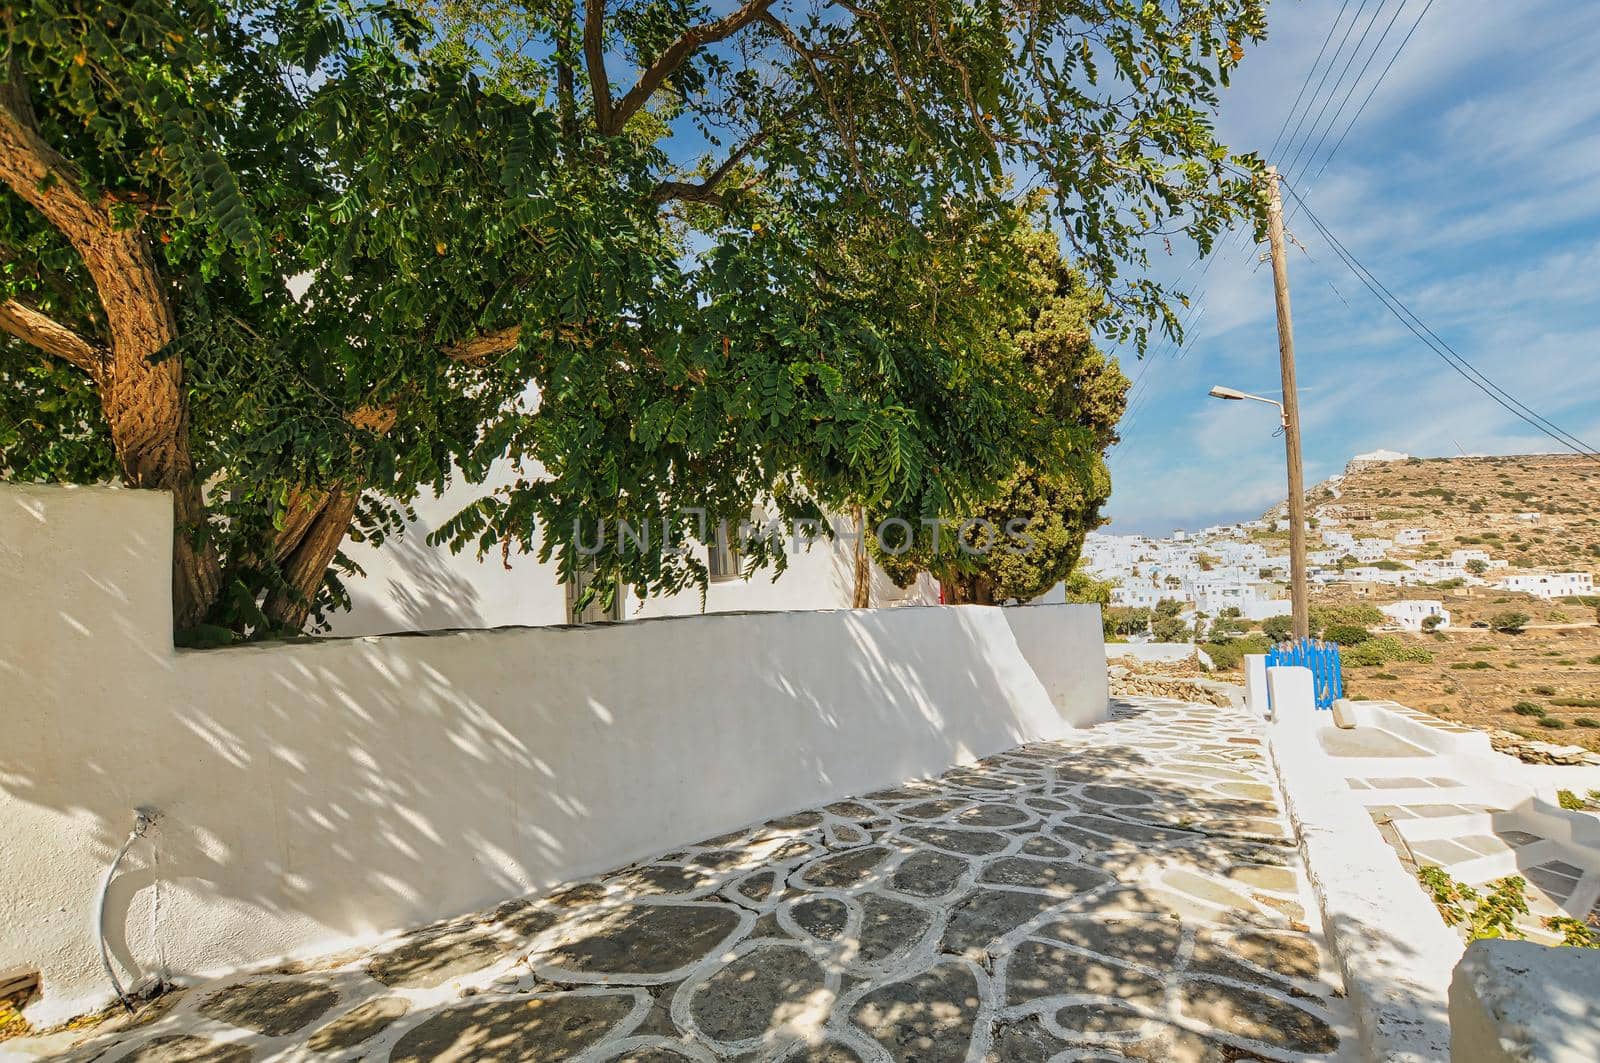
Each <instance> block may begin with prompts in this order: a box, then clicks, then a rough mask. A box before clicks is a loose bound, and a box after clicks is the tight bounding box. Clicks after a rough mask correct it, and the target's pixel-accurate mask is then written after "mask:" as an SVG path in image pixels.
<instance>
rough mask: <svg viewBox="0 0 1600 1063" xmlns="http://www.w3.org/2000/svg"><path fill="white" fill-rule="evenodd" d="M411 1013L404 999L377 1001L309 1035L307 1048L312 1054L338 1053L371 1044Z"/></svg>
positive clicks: (371, 1001) (346, 1014)
mask: <svg viewBox="0 0 1600 1063" xmlns="http://www.w3.org/2000/svg"><path fill="white" fill-rule="evenodd" d="M410 1010H411V1005H410V1004H409V1003H407V1002H406V1000H405V998H404V997H378V998H377V999H375V1000H369V1001H367V1002H366V1003H365V1004H362V1005H360V1006H359V1007H356V1008H353V1009H351V1010H350V1011H347V1012H345V1013H344V1014H343V1015H341V1016H339V1017H338V1018H337V1019H334V1020H333V1021H332V1022H330V1023H328V1025H326V1026H324V1027H323V1028H322V1029H320V1030H318V1031H317V1032H316V1033H314V1034H312V1035H311V1037H310V1039H309V1040H307V1041H306V1047H307V1048H309V1049H310V1050H311V1051H313V1052H339V1051H343V1050H345V1049H349V1048H355V1047H356V1046H357V1045H359V1044H362V1043H364V1042H366V1041H370V1040H372V1039H373V1038H374V1037H376V1036H378V1035H379V1034H380V1033H382V1032H383V1031H385V1030H387V1029H388V1028H389V1027H390V1026H393V1025H394V1024H395V1023H396V1022H397V1021H399V1020H400V1019H401V1018H403V1017H404V1016H405V1014H406V1012H408V1011H410Z"/></svg>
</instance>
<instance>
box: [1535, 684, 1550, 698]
mask: <svg viewBox="0 0 1600 1063" xmlns="http://www.w3.org/2000/svg"><path fill="white" fill-rule="evenodd" d="M1533 692H1534V693H1535V694H1538V695H1539V696H1540V697H1545V698H1548V697H1550V696H1551V695H1552V694H1554V693H1555V692H1556V688H1555V687H1552V686H1546V685H1544V684H1543V683H1541V684H1540V685H1538V686H1536V687H1534V688H1533Z"/></svg>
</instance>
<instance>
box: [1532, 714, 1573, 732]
mask: <svg viewBox="0 0 1600 1063" xmlns="http://www.w3.org/2000/svg"><path fill="white" fill-rule="evenodd" d="M1533 722H1534V723H1536V724H1538V725H1539V726H1540V727H1548V728H1549V729H1550V730H1552V731H1565V730H1566V729H1567V721H1566V720H1563V719H1560V718H1558V717H1555V716H1541V717H1539V718H1538V719H1537V720H1535V721H1533Z"/></svg>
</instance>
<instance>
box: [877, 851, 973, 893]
mask: <svg viewBox="0 0 1600 1063" xmlns="http://www.w3.org/2000/svg"><path fill="white" fill-rule="evenodd" d="M968 866H969V865H968V864H967V862H966V861H965V860H963V859H962V858H961V857H959V856H952V855H950V854H949V853H936V852H920V853H914V854H912V855H911V856H908V857H906V859H905V860H903V861H902V862H901V864H900V866H899V867H897V868H895V870H894V875H893V877H892V878H891V879H890V884H891V885H892V886H894V888H895V889H897V890H899V891H900V892H901V893H909V894H911V895H912V896H913V897H939V896H942V895H943V894H946V893H949V892H950V891H951V890H953V889H955V888H956V883H958V882H959V881H960V880H961V876H962V875H964V874H965V873H966V871H967V868H968Z"/></svg>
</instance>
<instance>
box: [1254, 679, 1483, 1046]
mask: <svg viewBox="0 0 1600 1063" xmlns="http://www.w3.org/2000/svg"><path fill="white" fill-rule="evenodd" d="M1274 670H1275V671H1276V669H1274ZM1324 715H1326V714H1324ZM1317 730H1318V728H1317V727H1316V726H1315V725H1305V724H1304V721H1297V720H1294V719H1292V718H1284V717H1281V716H1280V718H1279V721H1278V722H1277V723H1275V724H1274V725H1273V726H1272V728H1271V729H1270V732H1269V742H1270V744H1271V747H1272V752H1273V760H1274V764H1275V767H1276V769H1277V772H1278V780H1279V783H1280V785H1281V786H1282V788H1283V795H1284V801H1285V804H1286V805H1287V811H1288V813H1289V818H1290V821H1291V822H1292V823H1293V824H1294V827H1295V832H1296V834H1297V836H1298V838H1299V841H1300V848H1301V854H1302V856H1303V857H1304V859H1305V864H1306V872H1307V875H1308V877H1309V878H1310V881H1311V888H1312V892H1313V894H1314V895H1315V898H1316V902H1317V906H1318V909H1319V910H1320V911H1321V913H1322V923H1323V932H1324V934H1325V935H1326V938H1327V941H1328V946H1329V948H1330V949H1331V950H1332V951H1333V953H1334V956H1335V958H1336V960H1337V961H1338V964H1339V968H1340V971H1341V973H1342V974H1343V976H1344V985H1345V994H1346V996H1347V997H1348V998H1349V1000H1350V1006H1351V1011H1352V1012H1353V1013H1354V1015H1355V1019H1356V1028H1357V1032H1358V1034H1359V1036H1360V1041H1361V1050H1362V1057H1363V1058H1365V1059H1368V1060H1374V1061H1376V1060H1383V1061H1386V1063H1387V1061H1395V1063H1440V1061H1441V1060H1445V1059H1448V1058H1449V1055H1450V1024H1449V1006H1448V991H1449V986H1450V974H1451V970H1452V969H1453V968H1454V967H1455V964H1456V961H1457V960H1458V959H1459V958H1460V956H1461V941H1460V939H1458V938H1457V937H1456V935H1455V934H1454V933H1453V932H1452V931H1451V930H1449V929H1448V928H1447V927H1446V926H1445V925H1444V921H1443V920H1442V919H1440V917H1439V913H1438V910H1437V909H1435V908H1434V906H1433V903H1432V902H1431V901H1430V900H1429V899H1428V898H1427V896H1426V895H1424V893H1423V892H1422V888H1421V887H1420V886H1419V885H1418V884H1417V882H1416V880H1415V879H1413V878H1412V877H1411V876H1410V875H1409V874H1407V873H1406V871H1405V869H1404V868H1403V867H1401V865H1400V861H1399V860H1397V859H1395V855H1394V851H1393V850H1392V849H1390V848H1389V846H1388V845H1387V844H1385V843H1384V840H1383V838H1382V836H1381V835H1380V834H1379V833H1378V828H1377V827H1376V826H1374V825H1373V823H1372V820H1371V818H1370V817H1369V816H1368V815H1367V812H1366V810H1365V808H1363V807H1362V806H1361V805H1360V804H1359V803H1357V802H1356V801H1355V800H1354V798H1353V796H1352V794H1351V791H1350V790H1349V788H1348V787H1347V786H1346V785H1345V783H1344V778H1343V772H1342V770H1341V768H1340V766H1339V765H1338V764H1337V763H1336V762H1335V761H1334V760H1333V758H1331V757H1329V756H1328V755H1327V754H1326V753H1324V752H1323V751H1322V748H1321V746H1320V745H1319V744H1318V741H1317Z"/></svg>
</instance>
